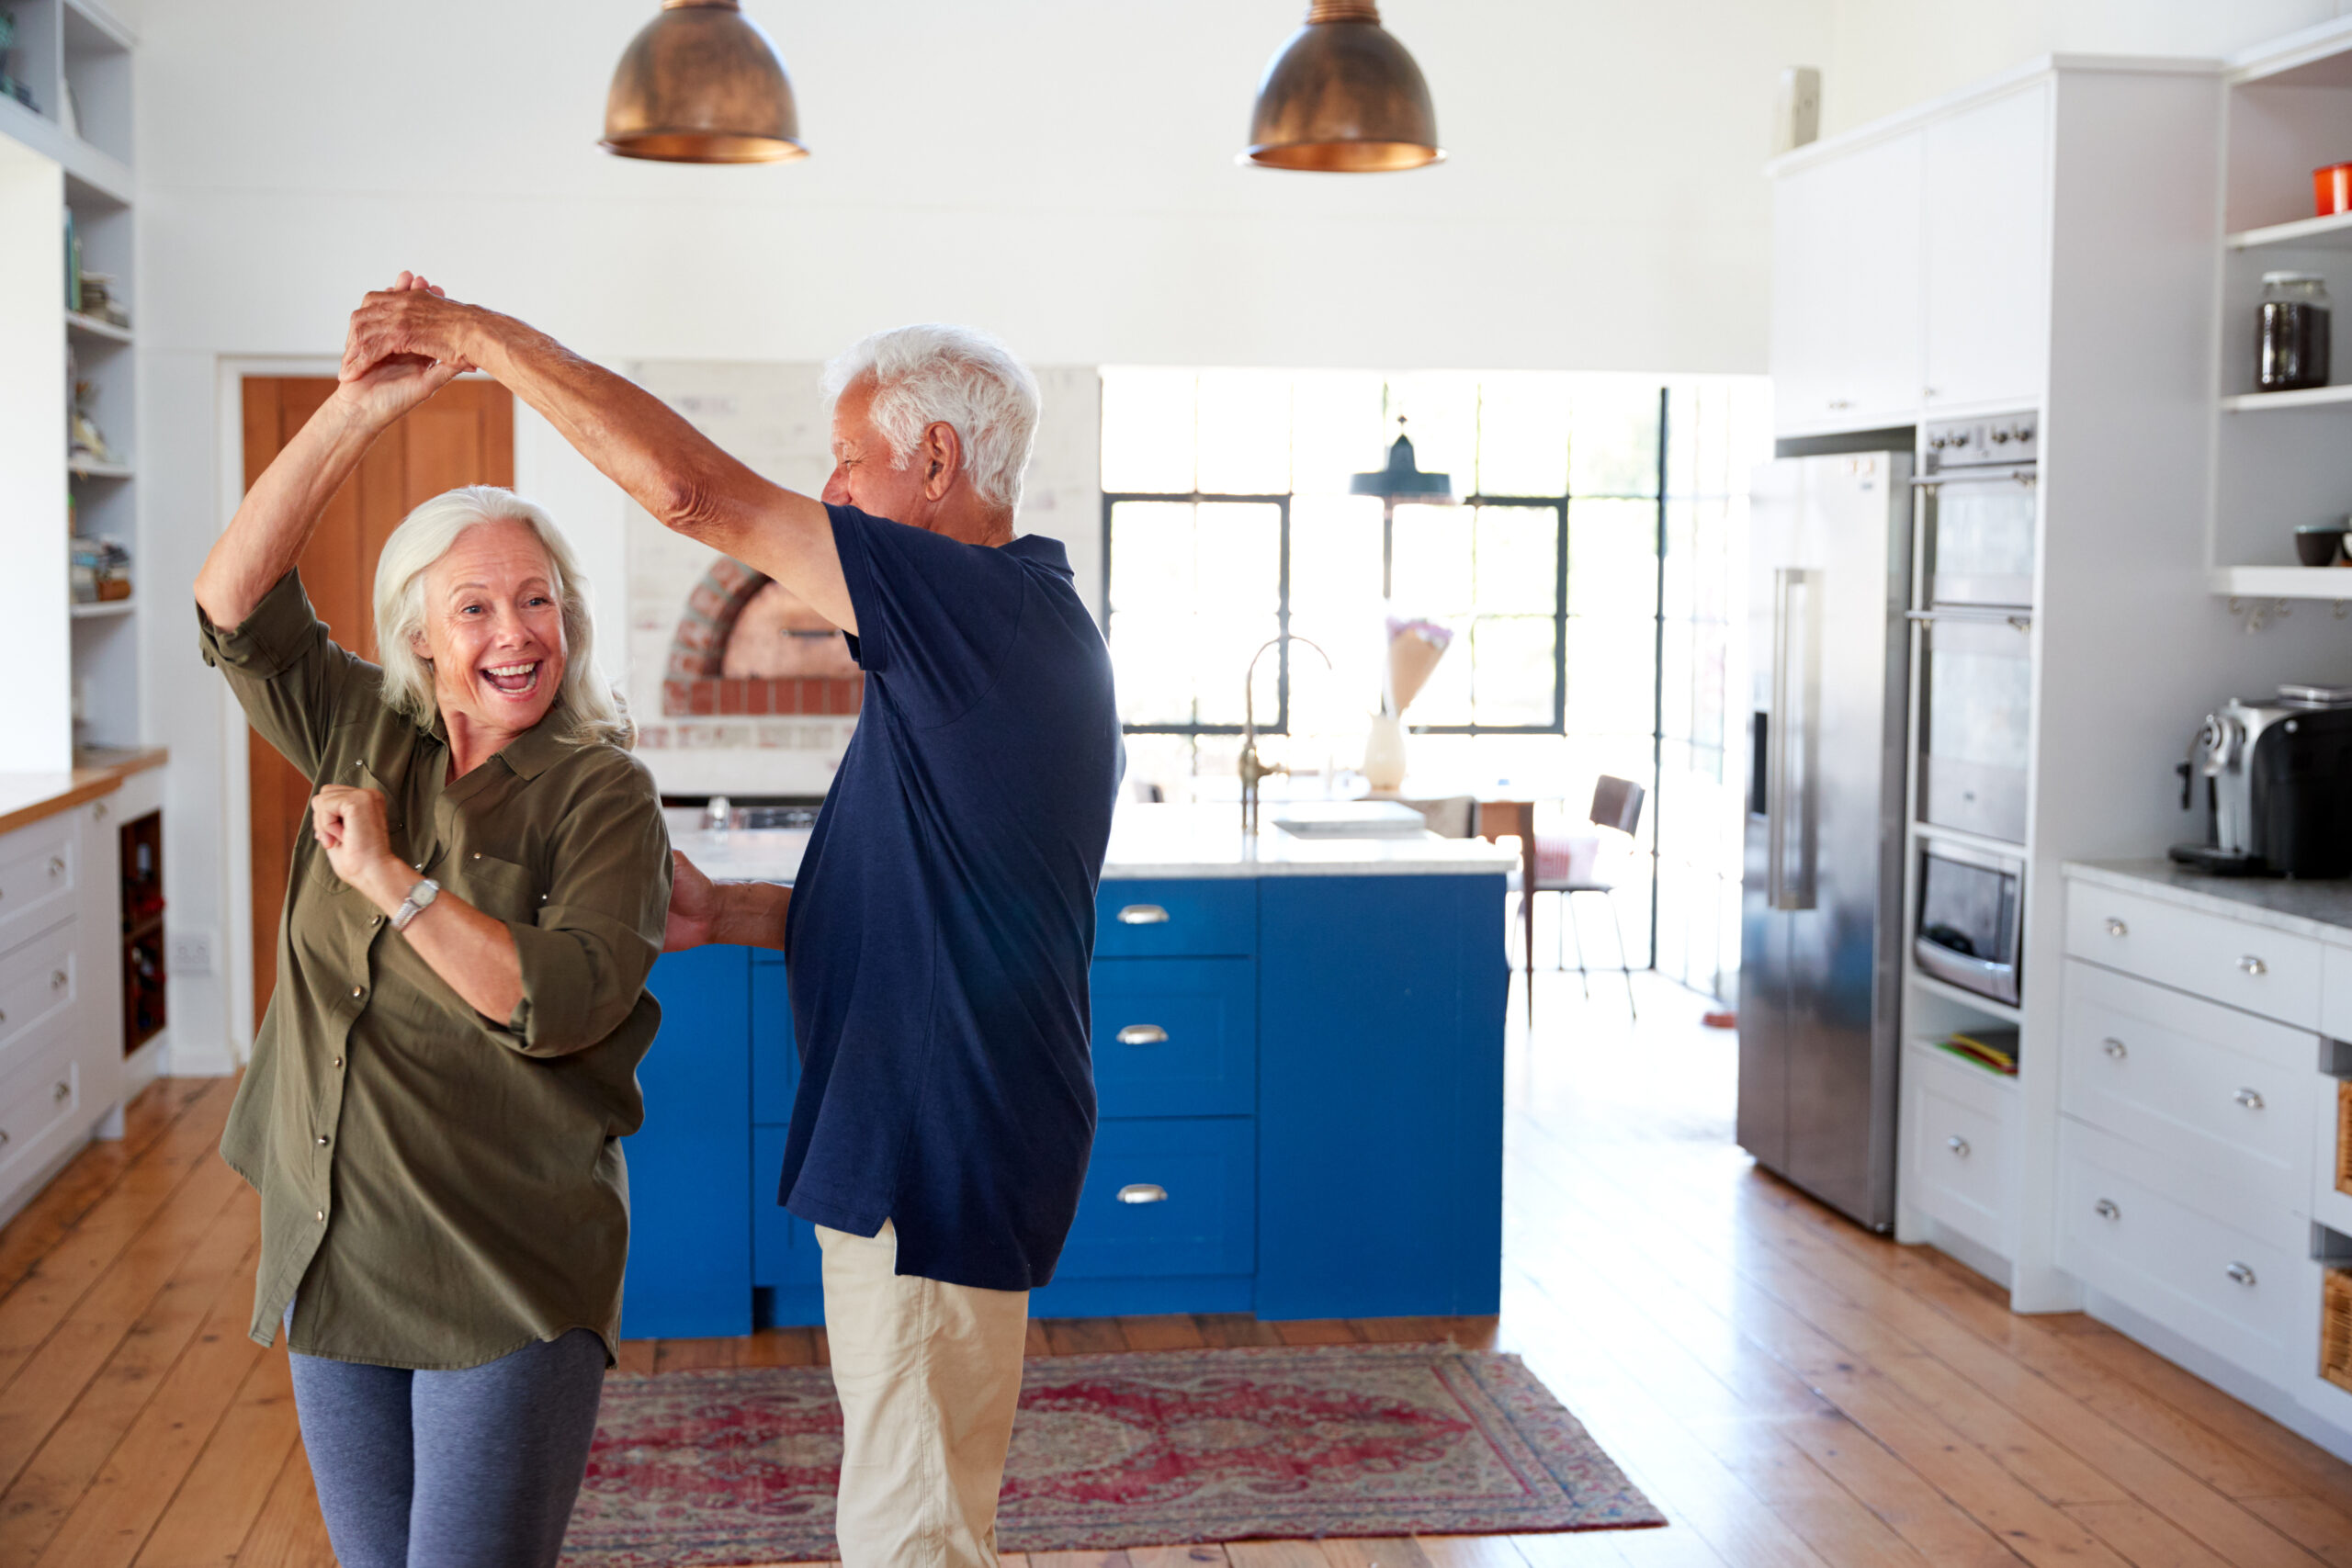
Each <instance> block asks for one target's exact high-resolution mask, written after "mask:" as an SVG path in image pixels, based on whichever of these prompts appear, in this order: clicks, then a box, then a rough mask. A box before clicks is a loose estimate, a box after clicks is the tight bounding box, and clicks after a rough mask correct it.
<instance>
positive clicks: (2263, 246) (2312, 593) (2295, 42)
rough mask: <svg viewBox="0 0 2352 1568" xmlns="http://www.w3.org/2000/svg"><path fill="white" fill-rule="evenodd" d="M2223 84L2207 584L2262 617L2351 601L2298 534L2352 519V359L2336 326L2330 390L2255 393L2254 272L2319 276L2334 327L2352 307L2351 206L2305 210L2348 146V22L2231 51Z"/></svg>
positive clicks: (2351, 26)
mask: <svg viewBox="0 0 2352 1568" xmlns="http://www.w3.org/2000/svg"><path fill="white" fill-rule="evenodd" d="M2222 83H2223V94H2222V96H2223V104H2222V191H2221V205H2222V230H2223V234H2222V242H2221V279H2220V287H2219V289H2218V290H2217V297H2216V300H2215V310H2216V319H2215V321H2214V327H2213V331H2214V333H2215V352H2214V355H2213V358H2214V375H2215V387H2214V401H2215V404H2216V406H2217V407H2218V409H2219V411H2220V413H2219V416H2218V419H2217V424H2218V429H2217V431H2216V433H2215V437H2214V446H2213V452H2214V468H2213V481H2212V483H2213V494H2212V515H2211V523H2210V525H2209V529H2210V540H2211V544H2210V551H2209V555H2208V566H2209V571H2208V574H2207V575H2208V582H2209V586H2210V587H2211V591H2212V592H2215V593H2220V594H2225V595H2227V596H2229V597H2230V598H2232V599H2235V600H2241V601H2249V602H2254V601H2269V602H2273V604H2271V605H2270V606H2268V607H2267V608H2264V609H2263V613H2264V614H2266V615H2269V614H2275V608H2276V604H2275V602H2278V601H2289V600H2298V599H2320V600H2328V601H2333V602H2335V604H2344V603H2346V601H2352V571H2347V570H2342V569H2336V568H2316V569H2315V568H2310V567H2302V566H2298V565H2297V564H2296V562H2295V543H2294V531H2295V529H2296V528H2297V527H2298V526H2300V525H2305V524H2314V523H2327V522H2334V521H2339V520H2342V519H2343V518H2345V517H2346V514H2347V513H2352V360H2347V359H2346V356H2345V354H2344V349H2345V348H2352V340H2347V339H2346V338H2345V334H2344V333H2341V332H2339V333H2337V337H2338V339H2339V342H2340V343H2342V344H2343V348H2339V350H2338V353H2337V355H2336V358H2335V375H2336V376H2337V377H2338V378H2340V379H2339V382H2338V384H2337V385H2335V386H2328V387H2314V388H2312V389H2307V390H2303V391H2295V392H2256V391H2255V390H2254V389H2253V388H2254V381H2255V349H2256V332H2257V321H2258V307H2259V305H2260V302H2261V297H2262V275H2263V274H2264V273H2266V272H2308V273H2314V274H2317V275H2318V276H2321V277H2322V278H2324V279H2325V280H2326V283H2327V288H2328V292H2329V294H2330V295H2331V296H2332V297H2333V298H2334V299H2335V315H2336V318H2337V321H2338V322H2339V324H2340V323H2341V322H2342V321H2345V320H2346V312H2347V311H2352V214H2340V215H2336V216H2333V217H2326V218H2314V217H2312V216H2310V213H2311V189H2312V186H2311V173H2312V170H2313V169H2316V168H2323V167H2325V166H2326V165H2328V164H2335V163H2338V162H2340V161H2342V160H2343V158H2344V157H2345V156H2346V148H2347V146H2352V143H2347V142H2346V129H2347V127H2352V20H2347V21H2341V22H2335V23H2330V24H2328V25H2326V26H2324V27H2320V28H2312V29H2310V30H2309V31H2307V32H2303V33H2301V34H2297V35H2295V36H2294V37H2293V38H2291V39H2286V40H2283V41H2282V42H2281V43H2280V44H2279V45H2278V46H2274V47H2266V48H2264V49H2262V50H2259V51H2252V52H2250V53H2247V54H2245V55H2241V56H2239V57H2237V58H2236V59H2234V60H2232V61H2231V62H2229V64H2228V67H2227V69H2226V70H2225V71H2224V73H2223V75H2222ZM2249 415H2261V416H2262V417H2260V418H2249V417H2247V416H2249Z"/></svg>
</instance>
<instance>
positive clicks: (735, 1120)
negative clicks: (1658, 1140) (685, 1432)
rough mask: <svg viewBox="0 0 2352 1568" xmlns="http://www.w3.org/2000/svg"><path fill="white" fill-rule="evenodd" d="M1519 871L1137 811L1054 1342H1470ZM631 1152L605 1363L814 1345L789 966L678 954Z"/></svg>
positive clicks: (718, 845) (1494, 1267)
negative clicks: (1087, 1161) (1151, 1323)
mask: <svg viewBox="0 0 2352 1568" xmlns="http://www.w3.org/2000/svg"><path fill="white" fill-rule="evenodd" d="M674 841H675V843H676V847H677V848H678V849H680V850H682V851H684V852H685V853H686V854H687V855H688V856H689V857H690V858H691V859H693V860H694V861H695V863H696V864H698V865H700V866H702V867H703V868H704V869H705V870H706V871H707V872H708V873H709V874H711V875H713V876H716V877H719V878H721V879H733V880H761V881H772V882H776V883H780V884H785V885H787V886H788V885H789V884H790V882H791V881H792V878H793V875H794V874H795V873H796V872H797V868H798V865H799V861H800V855H801V852H802V851H803V850H804V849H805V848H806V847H807V843H808V834H807V833H806V832H797V831H790V830H766V831H745V830H741V829H738V830H735V831H733V832H729V833H725V834H715V833H679V834H677V835H676V836H675V840H674ZM1513 863H1514V858H1513V856H1512V855H1511V853H1510V851H1509V850H1508V848H1498V846H1496V845H1493V844H1489V843H1486V842H1483V841H1480V840H1450V839H1440V838H1437V837H1435V836H1434V835H1430V834H1426V833H1424V834H1419V835H1416V836H1414V837H1412V838H1408V839H1342V840H1301V839H1296V838H1293V837H1292V836H1291V835H1290V834H1288V833H1287V832H1284V831H1283V830H1281V829H1277V828H1274V827H1271V826H1270V827H1268V828H1267V829H1265V830H1264V831H1262V832H1261V833H1260V834H1258V835H1256V836H1255V837H1254V838H1250V839H1245V838H1244V837H1243V835H1242V834H1241V832H1240V830H1239V826H1238V820H1237V813H1236V811H1235V810H1234V808H1232V807H1223V808H1209V807H1186V806H1139V805H1137V806H1127V807H1122V809H1121V811H1120V814H1119V816H1118V818H1117V820H1116V822H1115V824H1114V829H1113V832H1112V840H1111V848H1110V853H1109V856H1108V858H1107V861H1106V863H1105V864H1104V867H1103V881H1102V886H1101V891H1100V897H1099V899H1098V904H1097V910H1098V925H1097V932H1096V938H1095V957H1094V965H1093V969H1092V975H1091V981H1092V984H1091V989H1092V1001H1093V1050H1094V1076H1095V1087H1096V1093H1097V1096H1098V1098H1099V1101H1100V1122H1099V1124H1098V1127H1097V1130H1096V1134H1095V1143H1094V1156H1093V1161H1092V1165H1091V1168H1090V1169H1089V1171H1088V1174H1087V1180H1086V1188H1085V1192H1084V1195H1083V1197H1082V1198H1081V1200H1080V1209H1079V1215H1078V1219H1077V1222H1076V1224H1074V1225H1073V1227H1072V1229H1071V1232H1070V1237H1069V1246H1068V1247H1067V1248H1066V1249H1065V1250H1064V1252H1063V1255H1062V1259H1061V1264H1060V1268H1059V1269H1058V1271H1057V1274H1056V1276H1055V1279H1054V1282H1053V1283H1052V1284H1051V1285H1049V1286H1047V1287H1046V1288H1045V1289H1043V1290H1040V1291H1037V1292H1033V1294H1032V1298H1031V1303H1030V1310H1031V1312H1032V1313H1033V1314H1036V1315H1039V1316H1079V1315H1087V1316H1092V1315H1110V1314H1120V1315H1127V1314H1150V1313H1170V1312H1250V1313H1255V1314H1257V1315H1259V1316H1261V1317H1264V1318H1306V1317H1374V1316H1419V1315H1450V1314H1485V1313H1491V1312H1493V1311H1495V1310H1496V1307H1497V1304H1498V1293H1499V1290H1500V1279H1501V1256H1502V1071H1503V1020H1504V1010H1505V1001H1506V993H1507V991H1508V988H1509V984H1510V971H1509V967H1508V957H1507V953H1506V943H1505V931H1504V922H1503V915H1504V905H1503V881H1504V875H1505V874H1506V873H1507V872H1508V871H1509V870H1510V867H1511V866H1512V864H1513ZM650 985H651V988H652V990H653V993H654V995H655V996H656V997H657V998H660V1000H661V1002H662V1033H661V1036H660V1038H659V1039H658V1040H657V1041H656V1042H655V1043H654V1046H653V1050H652V1052H651V1054H650V1055H649V1056H648V1058H647V1060H646V1062H645V1065H644V1066H642V1067H641V1068H640V1069H639V1078H640V1079H641V1081H642V1082H643V1084H644V1087H645V1096H646V1124H645V1128H644V1130H643V1131H642V1132H640V1133H639V1134H637V1135H636V1136H635V1137H632V1138H630V1139H629V1140H628V1143H627V1145H626V1147H627V1150H628V1162H629V1187H630V1200H631V1207H632V1215H633V1217H632V1226H631V1240H630V1249H629V1264H628V1284H627V1289H626V1295H625V1298H624V1307H623V1320H622V1332H623V1333H624V1334H626V1335H628V1336H630V1337H687V1336H709V1335H728V1334H741V1333H747V1332H749V1331H750V1330H751V1329H752V1327H753V1326H754V1325H766V1324H814V1323H819V1322H821V1321H822V1319H823V1312H822V1300H821V1292H820V1274H819V1255H818V1249H817V1244H816V1239H815V1236H814V1235H813V1234H812V1233H811V1231H810V1229H809V1225H808V1224H807V1223H806V1222H804V1221H801V1220H798V1219H796V1218H794V1217H793V1216H792V1215H790V1214H788V1213H786V1212H785V1211H784V1210H783V1209H782V1208H780V1207H778V1206H777V1204H776V1181H777V1177H778V1174H779V1171H780V1170H781V1168H782V1163H783V1157H784V1140H785V1131H786V1125H787V1123H788V1122H789V1121H790V1119H791V1112H792V1100H793V1095H794V1093H795V1092H796V1091H797V1088H798V1084H799V1054H798V1052H797V1049H796V1047H795V1044H794V1041H793V1036H792V1018H791V1010H790V1007H789V1005H788V1002H787V998H786V986H785V966H784V963H783V955H782V954H781V953H774V952H770V951H767V950H764V949H757V950H754V949H745V948H736V947H710V948H701V949H696V950H695V951H692V952H688V953H671V954H668V955H666V956H664V957H663V958H662V961H661V962H660V963H659V964H657V965H656V966H655V968H654V972H653V978H652V980H651V982H650Z"/></svg>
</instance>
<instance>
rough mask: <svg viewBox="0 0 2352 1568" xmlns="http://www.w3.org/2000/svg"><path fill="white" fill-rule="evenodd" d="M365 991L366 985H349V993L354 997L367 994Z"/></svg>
mask: <svg viewBox="0 0 2352 1568" xmlns="http://www.w3.org/2000/svg"><path fill="white" fill-rule="evenodd" d="M367 993H368V987H365V986H354V987H351V994H352V996H353V997H354V998H359V997H363V996H365V995H367Z"/></svg>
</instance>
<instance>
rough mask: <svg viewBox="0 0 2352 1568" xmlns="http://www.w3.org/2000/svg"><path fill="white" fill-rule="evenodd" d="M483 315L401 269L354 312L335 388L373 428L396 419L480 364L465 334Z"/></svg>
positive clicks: (347, 405) (337, 394) (347, 403)
mask: <svg viewBox="0 0 2352 1568" xmlns="http://www.w3.org/2000/svg"><path fill="white" fill-rule="evenodd" d="M480 316H481V311H479V310H476V309H475V308H474V307H473V306H470V305H461V304H459V303H458V302H457V301H456V300H453V299H449V298H448V297H447V295H446V294H444V293H443V292H442V291H441V290H440V289H439V288H435V286H434V285H432V284H431V283H428V282H427V281H425V279H424V278H423V277H421V276H417V275H416V274H414V273H409V272H403V273H401V275H400V276H399V278H398V279H396V280H395V281H394V282H393V284H392V286H391V288H388V289H385V290H383V291H381V292H379V293H374V294H370V295H368V298H367V299H366V300H365V301H363V302H362V303H361V305H360V307H359V309H358V310H354V311H353V312H352V313H351V325H350V329H349V331H348V333H346V335H345V339H344V347H343V365H342V367H341V368H340V369H339V370H338V371H337V372H336V377H337V379H338V380H339V381H340V383H341V385H339V386H338V387H337V388H336V389H335V395H336V396H337V397H338V398H339V399H341V400H343V402H344V403H345V406H346V407H348V408H349V409H350V410H351V411H352V412H354V413H355V414H356V416H358V417H359V418H360V419H361V420H363V421H365V422H366V423H368V425H369V426H370V427H372V428H376V429H380V428H382V427H384V426H386V425H389V424H390V423H392V422H393V421H394V420H397V419H399V418H400V417H401V415H402V414H404V413H406V412H409V410H411V409H413V408H414V407H416V406H417V405H418V404H419V403H421V402H424V400H426V399H427V398H430V397H431V396H433V394H434V393H435V392H437V391H439V390H440V389H442V388H444V387H446V386H447V385H448V384H449V383H450V382H451V381H453V380H455V379H457V378H458V377H460V376H462V375H464V374H465V373H466V372H468V371H469V370H472V369H474V368H476V367H475V365H474V363H473V361H472V360H471V359H470V358H469V357H468V355H467V353H466V339H467V334H468V333H469V331H470V330H471V328H472V326H473V325H474V323H475V322H476V321H477V320H478V319H479V317H480Z"/></svg>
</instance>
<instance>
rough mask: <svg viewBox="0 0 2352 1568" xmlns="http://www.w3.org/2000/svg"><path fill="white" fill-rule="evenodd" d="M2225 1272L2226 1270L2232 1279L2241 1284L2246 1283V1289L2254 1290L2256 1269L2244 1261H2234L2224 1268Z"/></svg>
mask: <svg viewBox="0 0 2352 1568" xmlns="http://www.w3.org/2000/svg"><path fill="white" fill-rule="evenodd" d="M2224 1272H2226V1273H2227V1274H2228V1275H2229V1277H2230V1278H2231V1279H2233V1280H2236V1281H2237V1282H2238V1283H2239V1284H2241V1285H2244V1286H2245V1288H2246V1289H2248V1290H2252V1289H2253V1288H2254V1283H2255V1280H2254V1270H2253V1269H2250V1268H2248V1267H2247V1266H2246V1265H2245V1264H2243V1263H2233V1264H2231V1265H2230V1266H2229V1268H2228V1269H2226V1270H2224Z"/></svg>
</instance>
